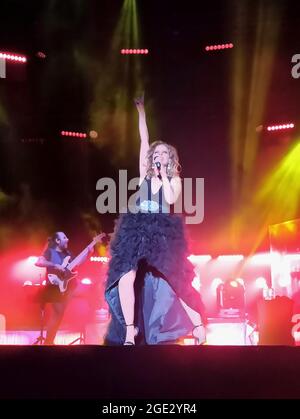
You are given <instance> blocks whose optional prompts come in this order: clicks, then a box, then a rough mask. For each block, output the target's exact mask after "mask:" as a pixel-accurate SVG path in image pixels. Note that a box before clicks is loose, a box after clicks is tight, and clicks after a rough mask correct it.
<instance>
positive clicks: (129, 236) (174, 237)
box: [106, 212, 205, 324]
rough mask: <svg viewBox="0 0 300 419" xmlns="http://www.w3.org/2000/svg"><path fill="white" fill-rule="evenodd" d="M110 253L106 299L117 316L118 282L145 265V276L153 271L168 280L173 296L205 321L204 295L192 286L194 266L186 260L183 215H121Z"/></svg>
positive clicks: (140, 213)
mask: <svg viewBox="0 0 300 419" xmlns="http://www.w3.org/2000/svg"><path fill="white" fill-rule="evenodd" d="M110 253H111V259H110V263H109V269H108V277H107V282H106V299H107V301H108V304H109V305H110V307H111V309H112V307H114V308H113V311H114V312H115V314H116V307H117V306H118V305H119V298H118V293H117V289H116V288H117V284H118V281H119V279H120V278H121V277H122V276H123V275H124V274H126V273H127V272H129V271H130V270H136V271H138V270H139V269H140V267H141V265H142V266H143V270H144V272H145V273H149V272H151V274H152V275H153V276H154V277H156V278H161V279H163V280H165V281H166V282H167V283H168V284H169V286H170V287H171V288H172V290H173V292H174V293H175V294H174V295H177V297H178V298H181V299H182V300H183V301H184V302H185V303H186V304H187V305H188V306H190V307H191V308H193V309H194V310H196V311H198V312H200V314H201V317H202V319H203V320H204V321H205V309H204V305H203V302H202V299H201V296H200V295H199V293H198V292H197V291H196V290H195V289H194V288H193V286H192V281H193V278H194V276H195V274H194V267H193V265H192V264H191V262H190V261H189V260H188V259H187V256H188V247H187V240H186V237H185V231H184V224H183V218H182V217H181V216H180V215H177V214H163V213H142V212H139V213H136V214H133V213H130V212H129V213H125V214H122V215H121V216H120V217H119V219H118V220H117V222H116V226H115V231H114V235H113V237H112V241H111V246H110ZM114 321H115V320H114ZM120 321H121V322H122V316H121V317H120ZM123 324H124V322H123Z"/></svg>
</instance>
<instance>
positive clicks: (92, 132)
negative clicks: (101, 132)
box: [89, 130, 98, 140]
mask: <svg viewBox="0 0 300 419" xmlns="http://www.w3.org/2000/svg"><path fill="white" fill-rule="evenodd" d="M89 136H90V138H92V139H93V140H95V139H96V138H98V132H97V131H94V130H92V131H90V132H89Z"/></svg>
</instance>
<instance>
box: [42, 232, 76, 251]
mask: <svg viewBox="0 0 300 419" xmlns="http://www.w3.org/2000/svg"><path fill="white" fill-rule="evenodd" d="M58 233H59V232H58V231H56V232H55V233H53V234H52V236H50V237H48V239H47V242H46V245H45V248H44V252H45V251H46V250H48V249H55V248H56V246H57V243H56V239H59V236H58ZM65 252H66V253H67V254H68V255H70V254H71V253H70V252H69V250H68V249H66V250H65Z"/></svg>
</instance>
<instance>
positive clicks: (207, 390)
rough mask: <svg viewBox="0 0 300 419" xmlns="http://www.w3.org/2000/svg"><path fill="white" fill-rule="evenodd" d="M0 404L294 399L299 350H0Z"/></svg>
mask: <svg viewBox="0 0 300 419" xmlns="http://www.w3.org/2000/svg"><path fill="white" fill-rule="evenodd" d="M0 371H1V380H0V398H1V399H97V400H99V399H108V400H109V399H111V400H114V399H147V400H149V399H214V398H215V399H226V398H230V399H233V398H300V380H299V377H300V348H299V347H288V346H209V345H207V346H201V347H195V346H174V345H172V346H169V345H166V346H143V347H138V346H137V347H105V346H99V345H81V346H80V345H79V346H53V347H47V346H16V345H14V346H1V347H0Z"/></svg>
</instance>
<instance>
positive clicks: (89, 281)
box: [80, 278, 92, 285]
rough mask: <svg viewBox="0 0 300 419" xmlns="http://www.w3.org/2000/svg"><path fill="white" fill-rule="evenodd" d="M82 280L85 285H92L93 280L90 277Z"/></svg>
mask: <svg viewBox="0 0 300 419" xmlns="http://www.w3.org/2000/svg"><path fill="white" fill-rule="evenodd" d="M80 282H81V283H82V284H84V285H91V284H92V280H91V279H90V278H83V279H82V280H81V281H80Z"/></svg>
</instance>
